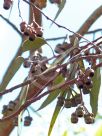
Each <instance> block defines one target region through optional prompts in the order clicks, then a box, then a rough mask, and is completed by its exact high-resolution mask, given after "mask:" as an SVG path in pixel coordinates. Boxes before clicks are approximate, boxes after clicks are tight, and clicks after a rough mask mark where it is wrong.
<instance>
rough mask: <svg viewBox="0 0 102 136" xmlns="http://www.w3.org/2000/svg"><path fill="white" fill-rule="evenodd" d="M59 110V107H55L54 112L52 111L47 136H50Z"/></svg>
mask: <svg viewBox="0 0 102 136" xmlns="http://www.w3.org/2000/svg"><path fill="white" fill-rule="evenodd" d="M60 110H61V106H57V105H56V107H55V110H54V113H53V116H52V119H51V122H50V127H49V131H48V136H50V135H51V132H52V129H53V127H54V124H55V122H56V119H57V117H58V114H59V112H60Z"/></svg>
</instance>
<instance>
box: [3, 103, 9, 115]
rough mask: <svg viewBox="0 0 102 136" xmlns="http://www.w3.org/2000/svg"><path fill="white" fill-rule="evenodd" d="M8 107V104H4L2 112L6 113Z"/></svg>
mask: <svg viewBox="0 0 102 136" xmlns="http://www.w3.org/2000/svg"><path fill="white" fill-rule="evenodd" d="M7 107H8V106H7V105H3V109H2V114H5V113H6V112H7V111H8V108H7Z"/></svg>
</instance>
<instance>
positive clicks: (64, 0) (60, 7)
mask: <svg viewBox="0 0 102 136" xmlns="http://www.w3.org/2000/svg"><path fill="white" fill-rule="evenodd" d="M65 4H66V0H62V2H61V4H59V5H58V8H59V9H58V11H57V13H56V16H55V18H54V20H53V21H55V20H56V19H57V18H58V16H59V14H60V13H61V11H62V10H63V8H64V6H65ZM52 24H53V23H52ZM52 24H51V26H52Z"/></svg>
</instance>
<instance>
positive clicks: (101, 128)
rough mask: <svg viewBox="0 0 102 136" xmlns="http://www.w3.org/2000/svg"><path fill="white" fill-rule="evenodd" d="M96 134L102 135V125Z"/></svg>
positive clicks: (97, 135) (96, 135)
mask: <svg viewBox="0 0 102 136" xmlns="http://www.w3.org/2000/svg"><path fill="white" fill-rule="evenodd" d="M95 136H102V125H101V126H100V127H99V128H98V130H97V131H96V133H95Z"/></svg>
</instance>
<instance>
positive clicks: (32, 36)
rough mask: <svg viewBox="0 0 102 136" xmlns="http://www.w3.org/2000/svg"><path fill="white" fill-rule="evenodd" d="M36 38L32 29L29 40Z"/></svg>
mask: <svg viewBox="0 0 102 136" xmlns="http://www.w3.org/2000/svg"><path fill="white" fill-rule="evenodd" d="M35 38H36V32H35V30H32V31H31V33H30V34H29V40H30V41H34V40H35Z"/></svg>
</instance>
